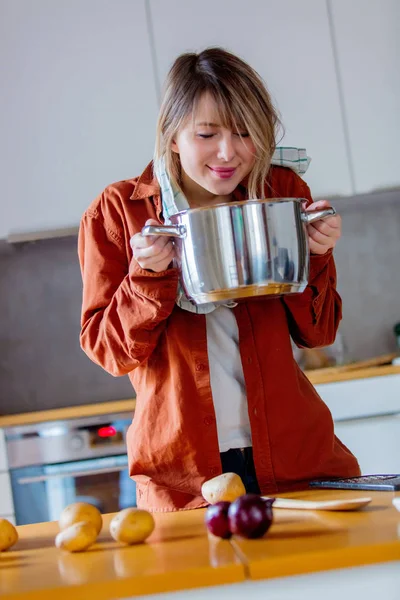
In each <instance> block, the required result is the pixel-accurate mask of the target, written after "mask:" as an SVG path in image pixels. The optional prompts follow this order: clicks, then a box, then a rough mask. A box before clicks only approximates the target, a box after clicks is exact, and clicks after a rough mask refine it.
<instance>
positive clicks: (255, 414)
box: [253, 408, 257, 417]
mask: <svg viewBox="0 0 400 600" xmlns="http://www.w3.org/2000/svg"><path fill="white" fill-rule="evenodd" d="M253 414H254V416H255V417H256V416H257V409H256V408H255V409H254V410H253Z"/></svg>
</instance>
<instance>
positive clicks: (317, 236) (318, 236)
mask: <svg viewBox="0 0 400 600" xmlns="http://www.w3.org/2000/svg"><path fill="white" fill-rule="evenodd" d="M308 236H309V237H310V238H311V239H312V240H314V242H317V243H318V244H321V245H323V246H328V247H332V246H333V245H334V244H335V241H336V238H333V237H332V236H328V235H325V233H321V232H320V231H318V229H316V228H315V227H314V225H309V226H308Z"/></svg>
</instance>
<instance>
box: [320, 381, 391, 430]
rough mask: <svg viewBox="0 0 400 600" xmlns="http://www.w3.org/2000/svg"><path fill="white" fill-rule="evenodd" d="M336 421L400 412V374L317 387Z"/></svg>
mask: <svg viewBox="0 0 400 600" xmlns="http://www.w3.org/2000/svg"><path fill="white" fill-rule="evenodd" d="M315 388H316V390H317V392H318V393H319V395H320V396H321V398H322V399H323V401H324V402H325V404H326V405H327V406H328V408H329V409H330V411H331V413H332V416H333V419H334V421H342V420H344V419H354V418H360V417H372V416H379V415H388V414H395V413H400V375H385V376H382V377H368V378H366V379H353V380H352V381H338V382H336V383H324V384H319V385H316V386H315Z"/></svg>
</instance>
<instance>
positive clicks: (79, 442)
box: [69, 435, 84, 450]
mask: <svg viewBox="0 0 400 600" xmlns="http://www.w3.org/2000/svg"><path fill="white" fill-rule="evenodd" d="M83 444H84V442H83V438H82V436H81V435H73V436H72V438H71V439H70V441H69V446H70V448H71V449H72V450H80V449H81V448H83Z"/></svg>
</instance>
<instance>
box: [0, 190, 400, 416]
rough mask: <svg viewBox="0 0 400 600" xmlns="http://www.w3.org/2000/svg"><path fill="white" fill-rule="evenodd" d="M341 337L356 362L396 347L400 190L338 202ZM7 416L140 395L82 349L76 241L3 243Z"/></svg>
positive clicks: (1, 410)
mask: <svg viewBox="0 0 400 600" xmlns="http://www.w3.org/2000/svg"><path fill="white" fill-rule="evenodd" d="M334 204H335V205H336V207H337V208H338V209H339V210H340V212H342V214H343V225H344V234H343V238H342V240H341V241H340V243H339V245H338V247H337V250H336V261H337V266H338V274H339V290H340V292H341V294H342V297H343V303H344V319H343V322H342V325H341V333H342V335H343V336H344V339H345V343H346V346H347V351H348V355H349V357H350V358H351V359H362V358H367V357H371V356H374V355H377V354H382V353H385V352H390V351H393V350H394V349H395V339H394V335H393V333H392V329H393V324H394V323H395V322H397V321H400V300H399V299H400V275H399V272H400V235H399V232H400V192H386V193H385V194H381V195H374V196H372V195H370V196H366V197H356V198H346V199H338V200H336V201H334ZM0 290H1V294H0V314H1V321H0V414H13V413H18V412H25V411H33V410H41V409H46V408H57V407H62V406H71V405H78V404H85V403H91V402H93V403H94V402H104V401H108V400H117V399H120V398H130V397H132V396H133V390H132V388H131V385H130V382H129V380H128V378H127V377H123V378H113V377H112V376H111V375H108V374H107V373H105V372H104V371H102V369H101V368H100V367H98V366H96V365H94V364H93V363H91V361H90V360H89V359H88V358H87V357H86V356H85V354H84V353H83V352H82V351H81V350H80V347H79V341H78V336H79V315H80V302H81V277H80V271H79V265H78V261H77V254H76V238H74V237H70V238H61V239H53V240H42V241H38V242H34V243H26V244H19V245H15V246H12V245H8V244H6V243H5V242H1V244H0Z"/></svg>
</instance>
